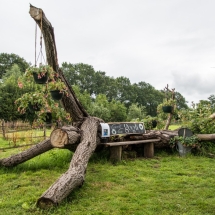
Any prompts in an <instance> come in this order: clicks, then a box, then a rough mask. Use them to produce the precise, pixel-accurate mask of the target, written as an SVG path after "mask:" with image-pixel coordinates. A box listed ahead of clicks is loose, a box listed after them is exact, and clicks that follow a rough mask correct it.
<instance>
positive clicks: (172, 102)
mask: <svg viewBox="0 0 215 215" xmlns="http://www.w3.org/2000/svg"><path fill="white" fill-rule="evenodd" d="M162 106H172V107H174V106H176V100H174V99H164V101H163V103H162Z"/></svg>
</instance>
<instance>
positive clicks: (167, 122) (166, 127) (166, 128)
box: [164, 113, 172, 130]
mask: <svg viewBox="0 0 215 215" xmlns="http://www.w3.org/2000/svg"><path fill="white" fill-rule="evenodd" d="M171 120H172V113H170V114H169V116H168V118H167V121H166V125H165V127H164V130H168V128H169V125H170V123H171Z"/></svg>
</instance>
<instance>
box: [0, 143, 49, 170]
mask: <svg viewBox="0 0 215 215" xmlns="http://www.w3.org/2000/svg"><path fill="white" fill-rule="evenodd" d="M52 148H53V146H52V145H51V143H50V140H49V139H48V140H44V141H42V142H40V143H38V144H37V145H35V146H33V147H31V148H29V149H27V150H25V151H23V152H21V153H19V154H16V155H12V156H11V157H9V158H3V159H1V160H0V166H5V167H13V166H16V165H18V164H21V163H23V162H25V161H27V160H29V159H31V158H34V157H36V156H37V155H40V154H42V153H44V152H47V151H49V150H50V149H52Z"/></svg>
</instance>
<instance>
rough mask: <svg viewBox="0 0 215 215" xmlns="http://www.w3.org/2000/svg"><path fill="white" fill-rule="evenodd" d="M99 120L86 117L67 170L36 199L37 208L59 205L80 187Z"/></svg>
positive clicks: (92, 150) (92, 148) (93, 144)
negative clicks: (79, 141) (79, 140)
mask: <svg viewBox="0 0 215 215" xmlns="http://www.w3.org/2000/svg"><path fill="white" fill-rule="evenodd" d="M98 125H99V120H98V119H96V118H93V117H88V118H87V119H86V120H85V121H84V123H83V124H82V126H81V130H82V131H83V133H82V138H81V143H80V144H79V145H78V147H77V149H76V151H75V154H74V155H73V157H72V161H71V163H70V166H69V169H68V170H67V171H66V172H65V173H64V174H63V175H61V177H60V178H59V179H58V180H57V181H56V182H55V183H54V184H53V185H51V187H49V189H48V190H47V191H46V192H45V193H43V195H42V196H41V197H40V198H39V199H38V201H37V206H39V207H41V208H47V207H50V206H54V205H57V204H58V203H60V202H61V201H62V200H63V199H64V198H65V197H66V196H67V195H69V193H71V191H72V190H73V189H74V188H76V187H78V186H82V184H83V183H84V179H85V174H86V168H87V164H88V161H89V158H90V156H91V155H92V153H93V152H94V150H95V149H96V146H97V144H96V137H97V130H98Z"/></svg>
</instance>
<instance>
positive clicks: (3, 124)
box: [2, 119, 6, 139]
mask: <svg viewBox="0 0 215 215" xmlns="http://www.w3.org/2000/svg"><path fill="white" fill-rule="evenodd" d="M2 134H3V138H4V139H5V138H6V136H5V122H4V119H3V120H2Z"/></svg>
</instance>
